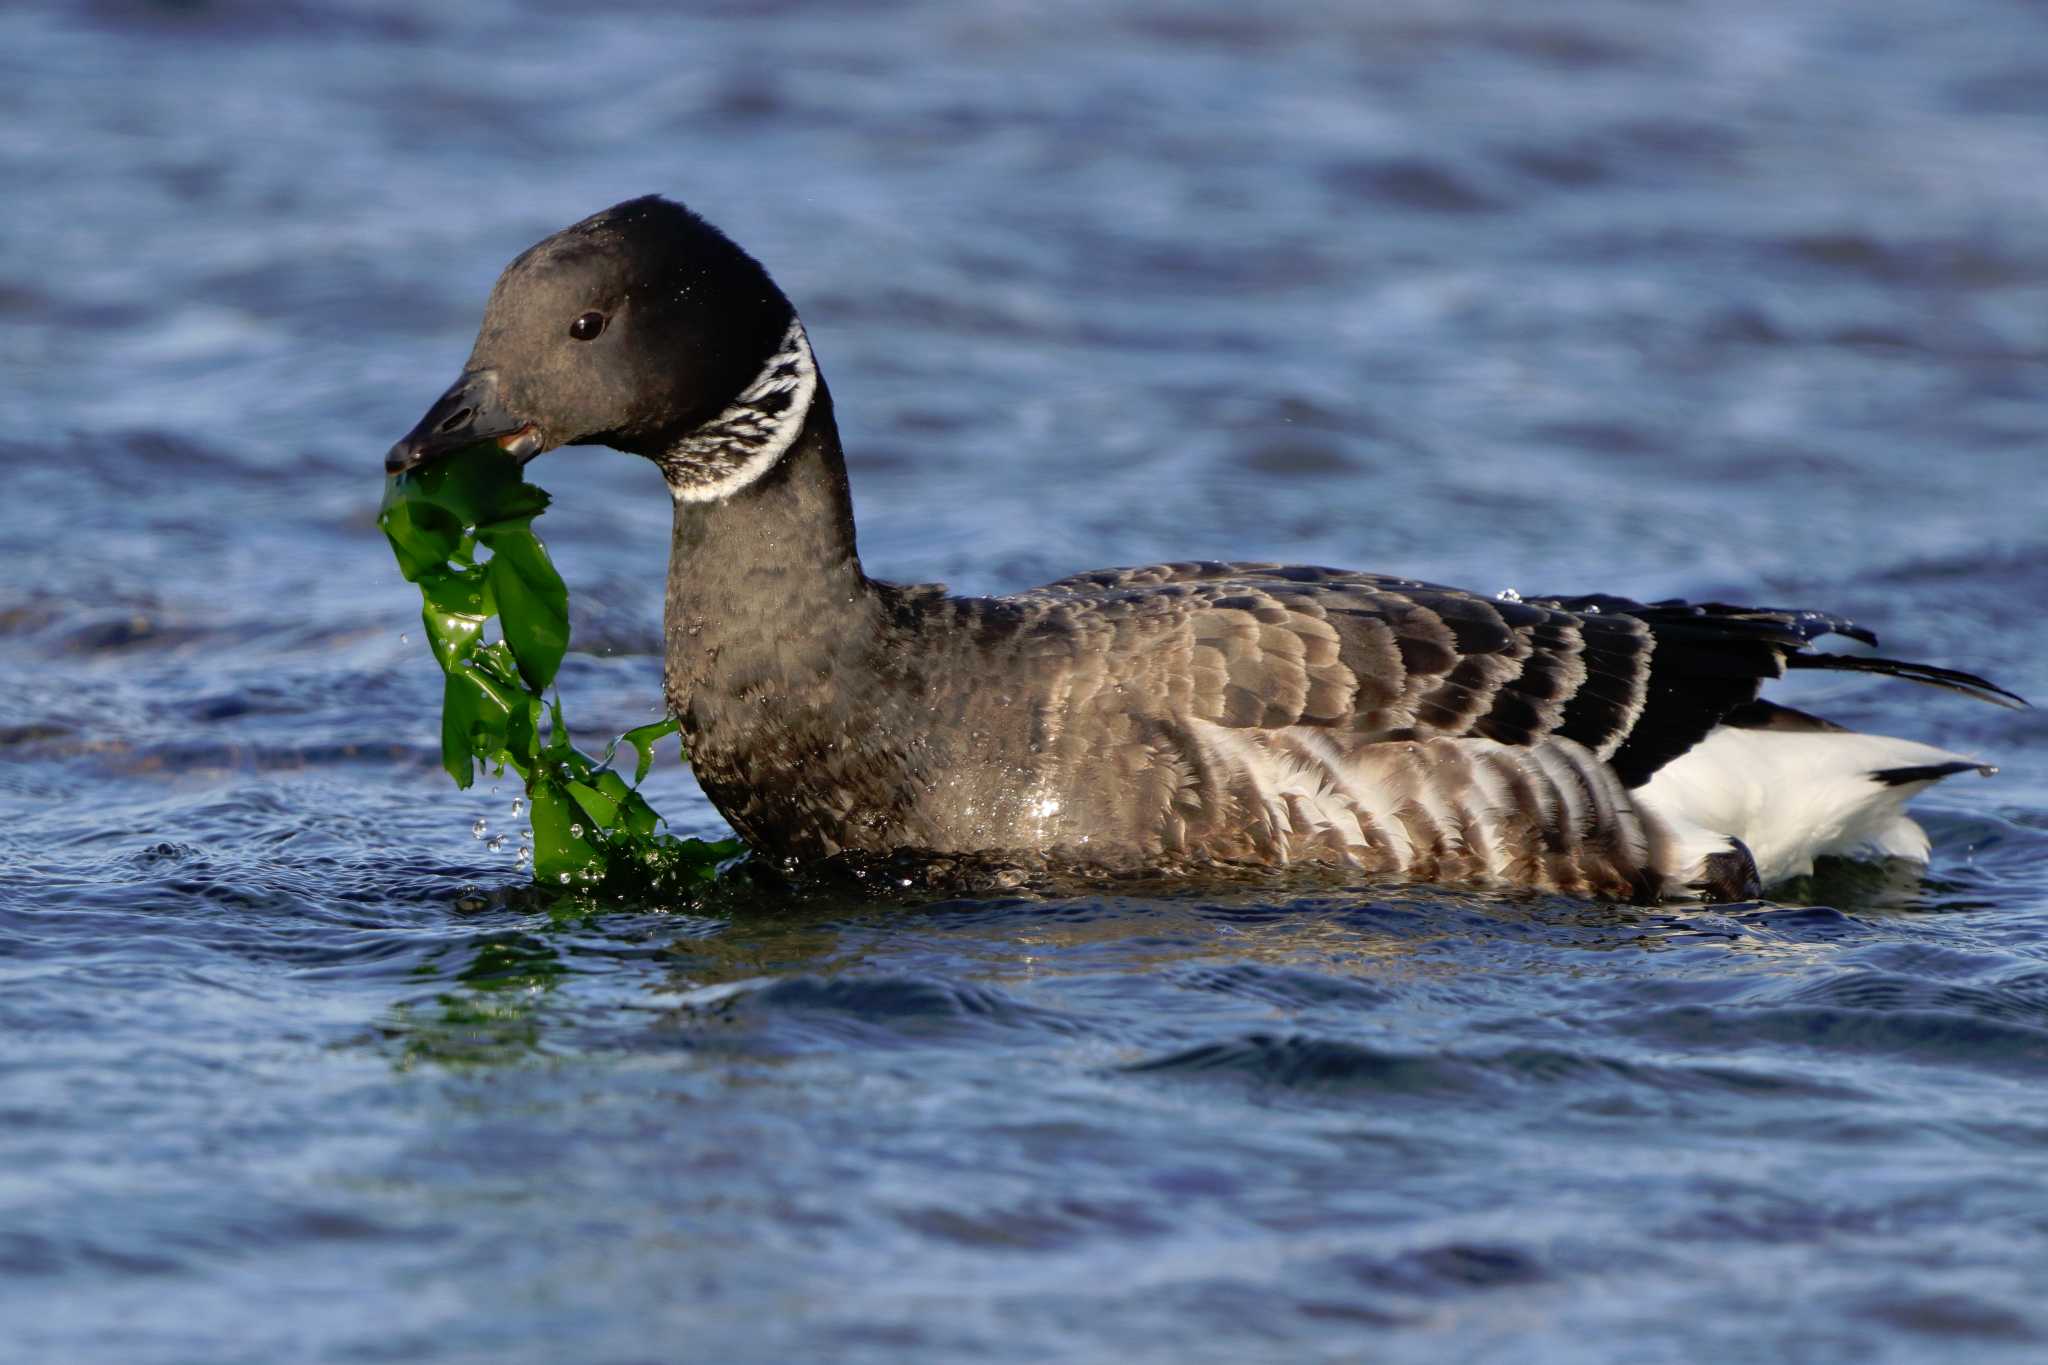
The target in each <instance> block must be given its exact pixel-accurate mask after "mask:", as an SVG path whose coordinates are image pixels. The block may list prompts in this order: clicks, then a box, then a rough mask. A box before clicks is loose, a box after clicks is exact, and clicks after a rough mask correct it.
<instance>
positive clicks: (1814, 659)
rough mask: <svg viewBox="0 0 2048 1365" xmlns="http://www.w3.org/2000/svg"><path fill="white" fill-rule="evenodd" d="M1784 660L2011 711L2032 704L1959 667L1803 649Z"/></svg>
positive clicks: (1795, 665)
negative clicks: (1933, 690) (1871, 675)
mask: <svg viewBox="0 0 2048 1365" xmlns="http://www.w3.org/2000/svg"><path fill="white" fill-rule="evenodd" d="M1785 663H1786V665H1787V667H1790V668H1819V669H1829V670H1833V671H1835V672H1839V673H1876V674H1880V675H1882V676H1884V677H1887V678H1904V679H1905V680H1906V681H1907V682H1916V683H1920V684H1923V685H1924V686H1927V687H1939V688H1942V689H1944V690H1945V691H1949V692H1960V693H1962V694H1963V695H1964V696H1966V697H1975V698H1976V699H1977V700H1978V701H1988V702H1990V703H1991V704H1992V705H1993V706H2003V707H2005V708H2006V709H2007V710H2011V711H2024V710H2027V709H2028V708H2029V707H2031V706H2032V705H2033V703H2031V702H2029V701H2028V700H2027V699H2026V698H2025V697H2022V696H2021V695H2020V694H2019V693H2017V692H2009V691H2007V690H2006V689H2005V688H2003V687H2000V686H1999V685H1998V684H1997V683H1995V682H1992V681H1990V680H1989V679H1986V678H1980V677H1978V676H1977V675H1976V674H1975V673H1965V672H1963V671H1962V670H1961V669H1959V668H1942V667H1940V666H1938V665H1936V664H1920V663H1913V662H1911V661H1910V660H1906V659H1885V658H1880V657H1879V656H1877V655H1875V654H1826V653H1820V652H1817V651H1816V652H1808V651H1803V650H1802V651H1800V652H1798V653H1795V654H1792V655H1789V656H1787V658H1786V660H1785Z"/></svg>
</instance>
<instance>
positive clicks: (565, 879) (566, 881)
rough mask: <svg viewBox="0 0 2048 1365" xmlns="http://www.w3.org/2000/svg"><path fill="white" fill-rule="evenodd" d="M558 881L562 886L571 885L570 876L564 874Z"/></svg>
mask: <svg viewBox="0 0 2048 1365" xmlns="http://www.w3.org/2000/svg"><path fill="white" fill-rule="evenodd" d="M557 880H558V881H560V882H561V883H562V885H564V886H567V885H568V884H569V874H568V873H566V872H564V873H562V874H561V875H560V876H559V877H558V878H557Z"/></svg>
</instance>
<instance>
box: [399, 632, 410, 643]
mask: <svg viewBox="0 0 2048 1365" xmlns="http://www.w3.org/2000/svg"><path fill="white" fill-rule="evenodd" d="M398 643H400V644H402V645H409V644H411V643H412V636H410V635H407V634H406V633H405V632H404V631H402V630H401V631H399V632H398Z"/></svg>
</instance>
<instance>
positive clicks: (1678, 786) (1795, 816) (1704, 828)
mask: <svg viewBox="0 0 2048 1365" xmlns="http://www.w3.org/2000/svg"><path fill="white" fill-rule="evenodd" d="M1976 761H1977V760H1975V759H1971V758H1966V757H1964V756H1963V755H1961V754H1952V753H1949V752H1947V751H1946V750H1942V749H1937V748H1935V747H1934V746H1932V745H1929V744H1919V743H1915V742H1914V741H1912V740H1910V739H1892V738H1890V737H1888V736H1885V735H1863V734H1857V733H1855V732H1854V731H1850V730H1738V729H1735V728H1733V727H1731V726H1725V725H1724V726H1722V727H1720V728H1719V729H1717V730H1715V731H1713V732H1712V733H1711V734H1709V735H1708V736H1707V737H1706V738H1705V739H1704V740H1702V741H1701V742H1700V743H1698V744H1696V745H1694V746H1693V747H1692V748H1691V749H1689V750H1687V751H1686V752H1685V753H1683V754H1681V755H1679V756H1678V757H1677V758H1675V759H1673V760H1672V761H1671V762H1670V763H1667V764H1665V765H1664V766H1663V767H1662V768H1660V769H1658V771H1657V773H1656V775H1655V776H1654V777H1652V778H1651V779H1650V781H1649V783H1648V784H1647V785H1645V786H1643V787H1640V788H1638V789H1637V790H1636V791H1635V792H1634V793H1633V796H1634V797H1635V801H1636V805H1637V806H1638V807H1640V808H1641V809H1642V810H1643V811H1644V812H1646V813H1647V814H1650V815H1653V816H1655V817H1656V818H1657V819H1659V820H1661V821H1663V822H1664V824H1665V825H1666V826H1667V827H1668V828H1669V830H1670V832H1671V833H1672V834H1673V835H1674V836H1675V837H1676V839H1677V841H1678V850H1677V854H1676V856H1675V857H1674V859H1673V862H1674V864H1675V867H1674V868H1673V869H1668V871H1673V872H1675V873H1676V874H1677V875H1678V876H1680V877H1684V876H1687V875H1690V874H1691V872H1692V870H1693V869H1694V867H1695V865H1696V863H1697V861H1698V859H1699V858H1701V857H1704V856H1706V855H1707V854H1711V853H1719V852H1722V851H1723V850H1725V849H1726V848H1727V842H1726V839H1727V836H1730V835H1733V836H1734V837H1735V838H1738V839H1740V840H1742V842H1743V843H1745V844H1747V845H1749V851H1750V854H1751V855H1752V856H1753V857H1754V858H1755V859H1756V868H1757V874H1758V876H1759V877H1760V878H1761V879H1762V880H1763V882H1764V884H1765V885H1766V886H1768V885H1770V884H1771V883H1773V882H1779V881H1783V880H1784V879H1785V878H1787V877H1797V876H1801V875H1803V874H1805V873H1808V872H1811V871H1812V870H1813V860H1814V858H1815V857H1817V856H1819V855H1821V854H1841V855H1846V856H1858V855H1865V856H1867V855H1872V854H1875V855H1878V856H1884V857H1894V858H1909V859H1912V860H1914V861H1917V862H1926V861H1927V835H1926V833H1925V832H1924V831H1923V830H1922V829H1921V828H1920V826H1919V825H1917V824H1915V823H1914V822H1913V821H1912V820H1911V819H1910V818H1909V817H1908V816H1907V815H1906V813H1905V805H1906V800H1907V798H1909V797H1911V796H1914V795H1917V794H1918V793H1919V792H1920V791H1922V790H1923V789H1925V788H1926V787H1927V786H1928V785H1930V784H1929V783H1928V782H1910V783H1906V784H1904V785H1900V786H1889V785H1887V784H1885V783H1882V782H1879V781H1877V780H1875V779H1874V778H1872V777H1871V776H1870V774H1871V773H1873V772H1878V771H1882V770H1884V769H1888V768H1919V767H1928V766H1932V765H1935V764H1941V763H1975V762H1976ZM1979 766H1980V767H1982V768H1983V770H1984V771H1986V772H1989V771H1990V769H1989V767H1988V766H1984V765H1979Z"/></svg>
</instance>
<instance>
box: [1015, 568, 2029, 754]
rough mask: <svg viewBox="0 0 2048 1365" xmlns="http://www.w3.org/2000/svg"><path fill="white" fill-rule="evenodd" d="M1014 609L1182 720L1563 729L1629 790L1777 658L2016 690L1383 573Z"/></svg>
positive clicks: (1109, 576)
mask: <svg viewBox="0 0 2048 1365" xmlns="http://www.w3.org/2000/svg"><path fill="white" fill-rule="evenodd" d="M1009 600H1010V601H1011V602H1012V603H1015V604H1016V606H1017V607H1019V608H1021V609H1023V610H1024V612H1025V614H1026V615H1027V616H1029V617H1030V618H1033V620H1032V625H1031V626H1029V627H1027V632H1028V633H1030V634H1034V635H1037V636H1039V637H1040V638H1041V639H1050V638H1064V639H1066V640H1069V641H1071V643H1072V644H1073V645H1074V646H1075V647H1076V648H1077V650H1078V651H1082V652H1085V653H1087V654H1090V655H1097V656H1098V657H1103V658H1104V662H1105V666H1106V667H1109V668H1111V669H1113V670H1115V671H1116V672H1118V673H1119V674H1120V675H1121V676H1120V677H1119V678H1118V680H1117V681H1118V682H1119V684H1120V685H1123V686H1126V687H1137V688H1143V689H1148V690H1150V691H1151V692H1153V693H1154V694H1156V695H1158V696H1159V697H1160V698H1162V699H1163V702H1164V705H1165V707H1166V709H1167V710H1169V711H1171V712H1174V713H1176V714H1180V715H1185V716H1190V717H1194V718H1197V719H1202V720H1207V721H1210V722H1213V723H1216V724H1220V725H1226V726H1235V727H1248V728H1262V729H1271V728H1279V727H1285V726H1294V725H1305V726H1324V727H1334V728H1339V729H1343V730H1345V731H1347V732H1349V733H1350V734H1352V735H1354V736H1355V737H1356V738H1358V739H1359V740H1362V741H1373V740H1394V739H1428V738H1434V737H1439V736H1442V737H1451V738H1459V737H1465V736H1478V737H1482V738H1487V739H1492V740H1495V741H1498V742H1500V743H1503V744H1509V745H1532V744H1537V743H1540V742H1542V741H1544V740H1546V739H1549V738H1552V737H1562V738H1565V739H1570V740H1574V741H1576V742H1577V743H1579V744H1582V745H1584V746H1585V747H1586V748H1587V749H1589V750H1591V751H1592V753H1593V754H1594V755H1595V756H1596V757H1598V758H1599V759H1601V760H1604V761H1606V762H1608V763H1611V764H1612V765H1613V767H1614V769H1615V771H1616V772H1617V774H1618V775H1619V776H1620V777H1621V779H1622V781H1623V782H1624V783H1625V784H1626V785H1628V786H1631V787H1633V786H1637V785H1640V784H1641V783H1643V782H1646V781H1648V780H1649V778H1650V776H1651V774H1653V773H1655V772H1656V771H1657V769H1659V768H1660V767H1662V766H1663V765H1664V764H1666V763H1668V762H1669V761H1670V760H1672V759H1673V758H1676V757H1677V756H1678V755H1680V754H1682V753H1684V752H1685V751H1686V750H1688V749H1690V748H1691V747H1692V746H1693V745H1695V744H1697V743H1699V742H1700V740H1702V739H1704V738H1705V737H1706V735H1707V733H1708V732H1709V731H1711V730H1712V729H1713V728H1714V727H1715V726H1716V725H1719V724H1721V723H1722V722H1723V720H1724V719H1726V718H1727V717H1728V716H1729V714H1730V713H1731V712H1733V711H1735V710H1736V708H1738V707H1741V706H1743V705H1744V704H1745V703H1748V702H1751V701H1753V700H1754V699H1755V698H1756V695H1757V692H1758V690H1759V688H1760V687H1761V686H1762V684H1763V683H1764V681H1765V680H1767V679H1770V678H1776V677H1780V676H1782V675H1783V673H1784V671H1785V669H1786V668H1787V667H1788V666H1789V667H1808V668H1841V669H1851V670H1856V671H1868V672H1882V673H1889V674H1893V675H1896V676H1902V677H1907V678H1911V679H1913V680H1915V681H1920V682H1927V683H1932V684H1934V685H1937V686H1944V687H1950V688H1954V689H1955V690H1959V691H1964V692H1968V693H1970V694H1972V695H1975V696H1979V697H1982V698H1984V699H1987V700H1996V701H2006V700H2009V701H2012V702H2017V701H2018V699H2017V698H2015V697H2012V695H2011V694H2010V693H2006V692H2004V691H2003V690H2002V689H1999V688H1996V687H1994V686H1993V685H1992V684H1990V683H1987V682H1985V681H1984V680H1983V679H1981V678H1976V677H1973V676H1971V675H1969V674H1965V673H1957V672H1954V671H1952V670H1947V669H1939V668H1934V667H1931V666H1928V665H1918V664H1907V663H1902V662H1898V661H1894V660H1881V659H1874V658H1872V657H1870V656H1862V655H1856V656H1848V655H1834V654H1824V653H1819V652H1816V651H1813V650H1811V649H1809V648H1808V646H1809V644H1810V642H1811V641H1812V640H1814V639H1816V638H1818V637H1820V636H1822V635H1826V634H1839V635H1845V636H1848V637H1850V638H1854V639H1858V640H1862V641H1865V642H1867V643H1875V638H1876V637H1875V636H1873V635H1871V634H1870V632H1868V631H1866V630H1863V629H1862V628H1860V627H1858V626H1856V625H1855V624H1854V623H1853V622H1850V621H1848V620H1845V619H1843V618H1841V617H1837V616H1830V615H1828V614H1826V613H1821V612H1810V611H1788V610H1780V609H1777V608H1764V607H1735V606H1729V605H1726V604H1722V603H1697V604H1696V603H1686V602H1677V601H1665V602H1655V603H1641V602H1635V601H1632V600H1630V599H1627V598H1623V597H1615V596H1608V595H1589V596H1578V597H1562V596H1559V597H1532V598H1529V599H1526V600H1524V599H1517V598H1514V597H1512V596H1509V597H1506V598H1498V597H1482V596H1480V595H1478V594H1475V593H1470V592H1465V591H1462V590H1460V589H1457V588H1447V587H1442V586H1439V585H1437V584H1432V583H1423V582H1419V581H1417V580H1414V579H1409V578H1397V577H1390V576H1386V575H1380V574H1365V573H1355V572H1349V571H1346V570H1341V569H1328V568H1320V567H1314V566H1288V565H1279V564H1238V563H1213V562H1191V563H1179V564H1158V565H1148V566H1145V567H1142V568H1130V569H1106V570H1099V571H1096V572H1093V573H1085V574H1079V575H1076V576H1074V577H1071V578H1065V579H1061V580H1060V581H1058V582H1056V583H1051V584H1047V585H1046V586H1045V587H1042V588H1038V589H1034V590H1033V591H1031V592H1028V593H1024V594H1020V595H1019V596H1017V597H1015V598H1012V599H1009ZM1098 651H1100V653H1099V654H1098Z"/></svg>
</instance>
